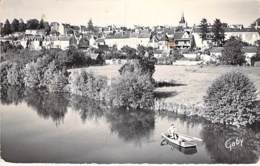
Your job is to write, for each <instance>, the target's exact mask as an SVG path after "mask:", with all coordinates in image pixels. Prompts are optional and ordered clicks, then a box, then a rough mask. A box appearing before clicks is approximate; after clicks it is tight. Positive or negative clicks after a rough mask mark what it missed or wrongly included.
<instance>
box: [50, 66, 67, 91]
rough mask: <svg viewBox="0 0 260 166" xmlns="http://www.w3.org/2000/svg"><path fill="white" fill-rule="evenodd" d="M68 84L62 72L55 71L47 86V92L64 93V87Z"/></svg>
mask: <svg viewBox="0 0 260 166" xmlns="http://www.w3.org/2000/svg"><path fill="white" fill-rule="evenodd" d="M67 84H68V79H67V76H66V73H65V72H64V71H55V73H53V78H52V79H51V81H50V83H49V84H48V85H47V89H48V91H49V92H64V91H65V89H64V88H65V86H66V85H67Z"/></svg>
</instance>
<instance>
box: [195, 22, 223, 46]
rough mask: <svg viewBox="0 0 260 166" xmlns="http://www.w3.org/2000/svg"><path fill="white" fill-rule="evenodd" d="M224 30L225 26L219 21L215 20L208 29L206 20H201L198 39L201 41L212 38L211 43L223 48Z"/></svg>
mask: <svg viewBox="0 0 260 166" xmlns="http://www.w3.org/2000/svg"><path fill="white" fill-rule="evenodd" d="M225 28H227V24H226V23H222V22H221V20H220V19H216V20H215V21H214V23H213V25H212V27H210V26H209V23H208V21H207V19H206V18H203V19H202V20H201V22H200V25H199V30H200V37H201V39H202V41H205V40H208V39H209V38H212V41H213V42H215V43H216V45H217V46H223V44H224V41H225ZM210 33H212V36H211V37H209V34H210Z"/></svg>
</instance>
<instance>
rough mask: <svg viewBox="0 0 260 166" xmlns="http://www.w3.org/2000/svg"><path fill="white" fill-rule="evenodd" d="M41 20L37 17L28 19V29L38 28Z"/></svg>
mask: <svg viewBox="0 0 260 166" xmlns="http://www.w3.org/2000/svg"><path fill="white" fill-rule="evenodd" d="M38 28H39V21H38V20H37V19H30V20H28V21H27V25H26V29H38Z"/></svg>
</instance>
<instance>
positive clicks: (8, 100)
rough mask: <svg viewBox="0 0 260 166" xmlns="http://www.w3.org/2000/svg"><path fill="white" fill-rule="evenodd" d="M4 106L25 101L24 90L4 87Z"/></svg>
mask: <svg viewBox="0 0 260 166" xmlns="http://www.w3.org/2000/svg"><path fill="white" fill-rule="evenodd" d="M0 93H1V95H0V97H1V103H2V104H8V105H9V104H15V105H17V104H19V103H21V102H22V101H23V89H22V88H20V87H14V86H9V87H3V88H1V90H0Z"/></svg>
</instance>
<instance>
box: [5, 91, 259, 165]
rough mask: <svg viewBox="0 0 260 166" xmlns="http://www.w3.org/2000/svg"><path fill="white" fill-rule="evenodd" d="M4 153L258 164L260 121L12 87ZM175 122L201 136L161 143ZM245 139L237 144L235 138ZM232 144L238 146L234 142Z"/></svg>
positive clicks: (39, 159) (30, 157)
mask: <svg viewBox="0 0 260 166" xmlns="http://www.w3.org/2000/svg"><path fill="white" fill-rule="evenodd" d="M0 109H1V156H2V158H3V159H4V160H5V161H8V162H16V163H21V162H22V163H255V162H257V161H258V157H259V144H260V143H259V135H260V134H259V133H260V131H259V125H258V126H252V127H251V128H240V129H237V128H234V127H225V126H221V125H212V124H209V123H208V122H206V121H204V120H203V119H200V118H198V117H193V118H186V117H182V116H178V115H176V114H174V113H170V112H153V111H140V110H139V111H127V110H113V109H106V108H105V107H104V106H103V105H102V104H100V103H96V102H94V101H91V100H89V99H87V98H82V97H68V96H66V95H57V94H44V93H40V92H35V91H30V90H27V91H25V92H20V91H17V90H15V89H12V88H9V89H8V90H7V91H5V92H4V93H2V97H1V105H0ZM171 123H174V124H175V127H176V131H178V132H181V133H183V134H186V135H190V136H194V137H198V138H201V139H203V142H201V143H198V145H197V148H193V149H186V150H185V149H181V148H178V147H175V146H173V145H170V144H165V143H164V144H162V138H161V133H162V132H164V131H166V130H167V128H168V127H169V126H170V124H171ZM237 139H240V140H243V142H242V143H241V144H236V140H237ZM233 145H234V146H233Z"/></svg>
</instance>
